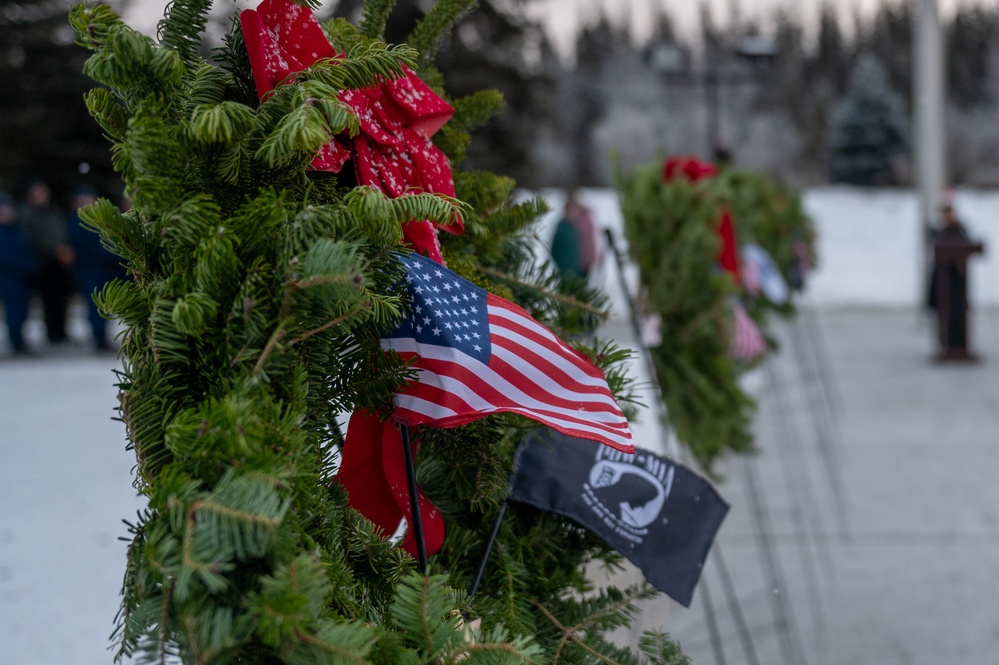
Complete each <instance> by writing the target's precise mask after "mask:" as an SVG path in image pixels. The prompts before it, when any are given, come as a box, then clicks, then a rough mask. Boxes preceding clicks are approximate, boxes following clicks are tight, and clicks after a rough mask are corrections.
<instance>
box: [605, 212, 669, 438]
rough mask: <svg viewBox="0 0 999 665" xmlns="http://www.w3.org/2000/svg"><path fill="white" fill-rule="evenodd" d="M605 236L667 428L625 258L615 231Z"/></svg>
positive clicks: (632, 326)
mask: <svg viewBox="0 0 999 665" xmlns="http://www.w3.org/2000/svg"><path fill="white" fill-rule="evenodd" d="M604 234H605V235H606V236H607V246H608V247H609V248H610V250H611V253H612V254H614V263H615V264H616V266H617V276H618V280H619V281H620V282H621V291H622V292H623V293H624V298H625V300H626V301H627V302H628V318H629V319H630V320H631V332H632V334H633V335H634V336H635V345H636V346H638V347H639V349H641V356H642V360H643V361H644V362H645V371H646V373H647V374H648V375H649V381H650V382H651V383H652V390H653V392H654V393H655V395H656V399H655V400H653V401H654V402H655V404H656V410H657V411H658V412H659V414H658V415H659V420H660V422H661V423H662V424H663V426H664V427H665V426H667V423H668V422H669V420H668V418H667V416H666V406H665V405H664V404H663V402H662V392H661V390H660V388H659V378H658V375H657V374H656V366H655V363H654V362H653V360H652V355H651V354H650V353H649V350H648V348H647V347H646V346H645V344H644V343H643V342H642V324H641V322H639V320H638V305H637V304H636V303H635V299H634V298H633V297H632V295H631V288H630V287H629V286H628V280H626V279H625V277H624V258H622V256H621V250H619V249H618V247H617V240H616V238H615V237H614V231H612V230H611V229H610V228H609V227H608V228H605V229H604Z"/></svg>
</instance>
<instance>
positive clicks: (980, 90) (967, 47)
mask: <svg viewBox="0 0 999 665" xmlns="http://www.w3.org/2000/svg"><path fill="white" fill-rule="evenodd" d="M997 18H999V17H997V13H996V10H995V9H992V10H988V9H985V8H983V7H961V8H960V9H959V10H958V11H957V13H956V14H955V15H954V20H953V21H952V22H951V23H950V25H949V26H947V36H946V42H945V44H946V49H947V75H946V81H947V95H948V98H949V99H951V100H953V101H954V103H955V104H957V106H958V107H961V108H973V107H975V106H982V105H985V104H989V103H991V104H994V103H995V102H996V101H999V100H996V99H991V98H990V97H989V94H990V93H991V92H992V91H993V90H992V87H991V86H989V85H988V76H989V74H990V72H989V65H990V62H989V49H990V48H995V46H996V44H997V41H999V30H997V27H999V25H997Z"/></svg>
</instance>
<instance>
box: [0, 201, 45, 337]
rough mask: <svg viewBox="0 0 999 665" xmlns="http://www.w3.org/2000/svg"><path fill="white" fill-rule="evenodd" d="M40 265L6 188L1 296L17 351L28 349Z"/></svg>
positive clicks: (0, 225)
mask: <svg viewBox="0 0 999 665" xmlns="http://www.w3.org/2000/svg"><path fill="white" fill-rule="evenodd" d="M39 267H40V266H39V264H38V261H37V260H35V256H34V253H33V252H32V251H31V247H30V246H29V245H28V241H27V239H26V238H25V236H24V232H23V231H22V230H21V227H20V225H19V224H18V219H17V206H16V205H15V204H14V200H13V199H12V198H11V197H10V195H8V194H7V193H6V192H0V300H3V308H4V318H5V319H6V323H7V337H8V339H9V340H10V348H11V350H12V351H13V352H14V354H15V355H19V354H24V353H27V352H28V345H27V343H26V342H25V339H24V322H25V321H26V320H27V319H28V306H29V304H30V302H31V283H32V280H33V279H34V278H35V275H36V274H37V273H38V269H39Z"/></svg>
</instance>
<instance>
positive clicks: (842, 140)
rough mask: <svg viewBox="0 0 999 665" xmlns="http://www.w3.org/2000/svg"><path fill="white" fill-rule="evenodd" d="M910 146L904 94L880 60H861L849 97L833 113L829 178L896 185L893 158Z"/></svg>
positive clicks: (831, 116) (845, 181)
mask: <svg viewBox="0 0 999 665" xmlns="http://www.w3.org/2000/svg"><path fill="white" fill-rule="evenodd" d="M907 145H908V132H907V130H906V121H905V110H904V105H903V101H902V97H901V95H899V94H898V92H896V91H895V90H894V89H893V88H892V86H891V82H890V80H889V78H888V73H887V71H886V69H885V67H884V65H883V64H882V63H881V62H880V61H879V60H877V58H876V57H875V56H872V55H866V56H863V57H861V59H860V61H859V62H858V63H857V65H856V67H855V68H854V70H853V72H852V73H851V75H850V84H849V87H848V88H847V91H846V95H845V96H844V97H843V98H842V99H840V101H839V102H838V103H837V104H836V106H834V107H833V109H832V112H831V114H830V118H829V150H830V153H831V154H830V159H829V171H830V178H831V179H832V181H833V182H844V183H848V184H851V185H868V186H872V185H885V184H892V183H893V182H894V174H893V170H894V164H893V160H894V159H895V157H896V155H898V154H899V153H900V152H901V151H902V150H904V149H905V148H906V146H907Z"/></svg>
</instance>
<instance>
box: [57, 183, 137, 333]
mask: <svg viewBox="0 0 999 665" xmlns="http://www.w3.org/2000/svg"><path fill="white" fill-rule="evenodd" d="M96 201H97V190H96V189H94V188H93V187H91V186H89V185H81V186H79V187H77V188H75V189H74V190H73V199H72V205H73V210H74V213H73V215H72V216H71V217H70V220H69V225H68V226H69V229H68V231H67V236H68V238H69V243H70V246H71V247H72V248H73V253H74V255H75V257H76V262H75V272H76V285H77V288H78V290H79V292H80V295H81V296H82V297H83V302H84V304H85V305H86V308H87V321H88V322H89V324H90V332H91V334H92V335H93V338H94V347H95V348H96V349H97V350H98V351H107V350H109V349H110V348H111V344H110V342H109V341H108V330H107V328H108V325H107V324H108V322H107V319H105V318H104V317H103V316H102V315H101V312H100V309H99V308H98V307H97V303H95V302H94V292H95V291H100V290H101V289H103V288H104V285H105V284H107V283H108V282H110V281H111V280H112V279H115V278H116V277H124V276H125V270H124V268H122V267H121V264H120V259H119V258H118V257H117V256H116V255H115V254H113V253H111V252H110V251H109V250H108V249H107V248H105V247H104V245H103V244H102V243H101V237H100V235H98V234H97V233H96V232H95V231H92V230H91V229H89V228H87V227H86V226H84V224H83V220H81V219H80V208H83V207H84V206H88V205H90V204H92V203H94V202H96Z"/></svg>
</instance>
